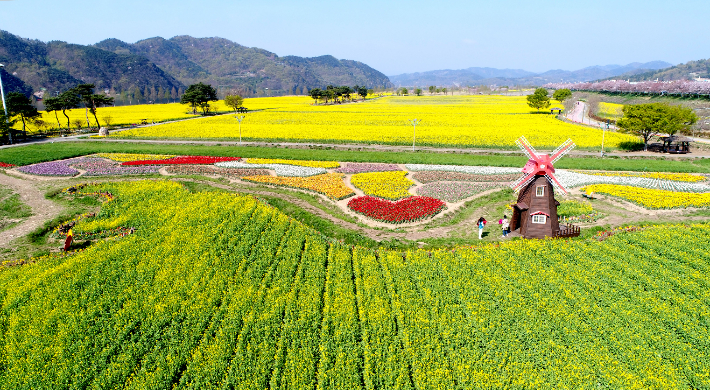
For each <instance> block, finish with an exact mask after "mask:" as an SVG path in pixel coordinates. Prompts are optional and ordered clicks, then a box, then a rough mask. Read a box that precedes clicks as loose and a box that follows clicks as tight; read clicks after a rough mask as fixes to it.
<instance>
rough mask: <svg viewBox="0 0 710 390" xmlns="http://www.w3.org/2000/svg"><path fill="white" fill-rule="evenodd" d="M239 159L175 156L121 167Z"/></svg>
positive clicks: (211, 162)
mask: <svg viewBox="0 0 710 390" xmlns="http://www.w3.org/2000/svg"><path fill="white" fill-rule="evenodd" d="M241 159H242V158H241V157H213V156H176V157H173V158H168V159H165V160H137V161H126V162H124V163H122V164H121V165H174V164H214V163H218V162H223V161H239V160H241Z"/></svg>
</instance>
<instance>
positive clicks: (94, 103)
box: [73, 84, 113, 127]
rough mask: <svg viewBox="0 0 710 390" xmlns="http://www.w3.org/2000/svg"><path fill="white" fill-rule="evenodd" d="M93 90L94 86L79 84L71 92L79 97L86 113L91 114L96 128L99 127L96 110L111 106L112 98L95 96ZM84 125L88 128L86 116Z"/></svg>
mask: <svg viewBox="0 0 710 390" xmlns="http://www.w3.org/2000/svg"><path fill="white" fill-rule="evenodd" d="M94 88H95V86H94V84H80V85H77V86H76V87H74V88H73V91H74V92H75V93H76V94H77V95H79V97H80V98H81V101H82V102H83V103H84V106H85V107H86V109H87V111H88V112H91V114H92V115H93V116H94V120H95V121H96V127H101V125H100V124H99V118H98V117H97V116H96V109H97V108H98V107H101V106H106V105H109V104H113V98H112V97H109V96H106V95H99V94H95V93H94ZM86 125H87V127H90V124H89V117H88V114H87V118H86Z"/></svg>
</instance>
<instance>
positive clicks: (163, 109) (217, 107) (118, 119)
mask: <svg viewBox="0 0 710 390" xmlns="http://www.w3.org/2000/svg"><path fill="white" fill-rule="evenodd" d="M210 105H211V109H212V111H216V112H223V111H229V110H230V109H229V107H227V106H225V105H224V101H222V100H220V101H217V102H210ZM197 112H198V115H197V116H196V115H193V114H192V109H191V108H190V106H189V105H187V104H180V103H167V104H137V105H133V106H117V107H112V106H109V107H99V108H98V109H97V110H96V116H97V117H98V118H99V124H100V125H101V126H106V123H105V121H104V118H106V117H109V116H110V117H111V125H112V126H117V125H131V124H140V123H141V121H143V120H144V119H145V120H146V121H147V122H148V123H151V122H166V121H171V120H177V119H186V118H196V117H198V116H199V113H200V112H201V111H200V110H199V109H198V110H197ZM40 113H41V114H42V120H43V121H45V122H47V123H49V124H50V125H51V126H57V119H59V124H61V127H62V128H66V127H67V118H66V117H65V116H64V114H62V112H61V111H58V112H56V116H55V113H54V112H46V111H40ZM66 113H67V115H68V116H69V120H70V121H74V120H75V119H81V120H82V121H83V124H82V127H85V126H86V114H87V113H86V109H84V108H74V109H71V110H67V112H66ZM88 115H89V122H90V123H91V125H92V126H94V125H95V123H94V122H95V120H94V116H93V115H92V114H91V113H89V114H88ZM71 127H72V128H74V125H73V124H72V125H71Z"/></svg>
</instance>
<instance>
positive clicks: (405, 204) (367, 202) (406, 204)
mask: <svg viewBox="0 0 710 390" xmlns="http://www.w3.org/2000/svg"><path fill="white" fill-rule="evenodd" d="M348 207H349V208H350V209H351V210H353V211H355V212H356V213H359V214H362V215H364V216H366V217H369V218H372V219H375V220H377V221H382V222H388V223H395V224H397V223H408V222H416V221H420V220H422V219H426V218H430V217H433V216H434V215H436V214H438V213H439V212H441V211H442V210H444V209H445V208H446V204H445V203H444V202H442V201H441V200H439V199H434V198H429V197H425V196H410V197H409V198H406V199H402V200H399V201H396V202H392V201H389V200H384V199H380V198H376V197H374V196H367V195H365V196H358V197H357V198H353V199H351V200H350V201H349V202H348Z"/></svg>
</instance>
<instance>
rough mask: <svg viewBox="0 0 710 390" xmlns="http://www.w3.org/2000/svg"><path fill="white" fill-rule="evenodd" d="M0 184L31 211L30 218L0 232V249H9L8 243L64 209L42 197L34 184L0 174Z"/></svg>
mask: <svg viewBox="0 0 710 390" xmlns="http://www.w3.org/2000/svg"><path fill="white" fill-rule="evenodd" d="M0 183H2V184H3V185H6V186H8V187H10V188H12V190H13V191H14V192H15V193H17V194H19V195H20V200H21V201H22V203H24V204H26V205H27V206H29V207H30V208H31V209H32V216H30V217H29V218H27V219H26V220H25V221H23V222H21V223H20V224H18V225H16V226H14V227H12V228H10V229H8V230H5V231H3V232H0V247H5V248H10V243H11V242H12V241H13V240H14V239H16V238H18V237H23V236H26V235H27V234H29V233H30V232H31V231H33V230H35V229H37V228H38V227H40V226H42V225H43V224H44V223H45V222H47V221H50V220H52V219H54V218H56V217H57V216H58V215H59V214H60V213H61V212H62V210H64V208H63V207H62V206H60V205H58V204H56V203H54V202H52V201H51V200H48V199H46V198H45V197H44V192H43V191H42V190H40V189H39V188H37V186H36V183H33V182H32V181H31V180H24V179H20V178H17V177H14V176H10V175H8V174H0Z"/></svg>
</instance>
